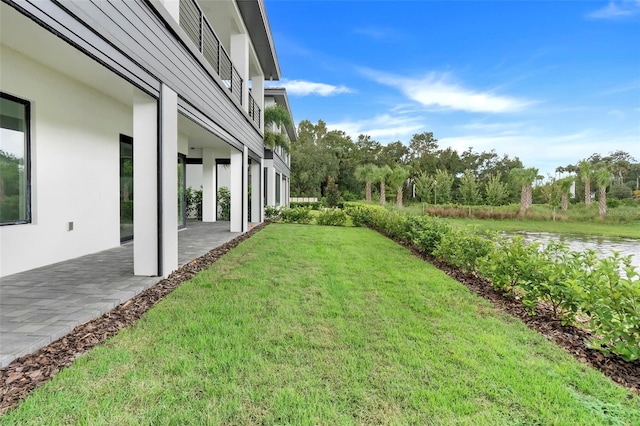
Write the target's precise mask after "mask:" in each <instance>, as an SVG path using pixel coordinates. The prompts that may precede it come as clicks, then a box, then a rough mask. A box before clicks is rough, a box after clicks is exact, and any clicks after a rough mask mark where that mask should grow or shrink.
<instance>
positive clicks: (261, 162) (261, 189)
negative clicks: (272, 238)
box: [260, 158, 267, 222]
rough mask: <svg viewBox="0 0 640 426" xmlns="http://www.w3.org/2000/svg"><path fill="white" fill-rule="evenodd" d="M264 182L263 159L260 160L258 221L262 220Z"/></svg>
mask: <svg viewBox="0 0 640 426" xmlns="http://www.w3.org/2000/svg"><path fill="white" fill-rule="evenodd" d="M266 184H267V183H266V182H265V181H264V158H261V159H260V221H261V222H262V221H263V220H264V203H265V199H264V188H265V186H266Z"/></svg>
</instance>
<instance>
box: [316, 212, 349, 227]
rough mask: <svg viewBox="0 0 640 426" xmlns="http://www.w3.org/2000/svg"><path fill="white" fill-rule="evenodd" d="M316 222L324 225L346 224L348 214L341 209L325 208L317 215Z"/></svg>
mask: <svg viewBox="0 0 640 426" xmlns="http://www.w3.org/2000/svg"><path fill="white" fill-rule="evenodd" d="M316 223H317V224H318V225H323V226H344V225H345V224H346V223H347V214H346V213H345V212H343V211H342V210H340V209H324V210H322V211H320V214H319V215H318V216H316Z"/></svg>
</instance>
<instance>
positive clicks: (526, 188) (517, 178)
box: [511, 168, 538, 217]
mask: <svg viewBox="0 0 640 426" xmlns="http://www.w3.org/2000/svg"><path fill="white" fill-rule="evenodd" d="M537 177H538V169H536V168H529V169H524V168H517V169H512V170H511V178H512V179H513V181H514V182H515V183H516V184H517V185H518V186H520V215H519V216H520V217H525V216H526V213H527V209H528V208H529V207H531V205H532V204H533V188H532V187H531V185H532V184H533V182H534V181H535V180H536V178H537Z"/></svg>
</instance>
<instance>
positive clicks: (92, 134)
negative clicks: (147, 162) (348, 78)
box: [0, 46, 133, 276]
mask: <svg viewBox="0 0 640 426" xmlns="http://www.w3.org/2000/svg"><path fill="white" fill-rule="evenodd" d="M1 55H2V78H1V79H0V89H1V90H2V91H4V92H6V93H9V94H11V95H14V96H17V97H19V98H22V99H25V100H28V101H30V102H31V129H32V134H31V171H32V172H31V209H32V223H30V224H24V225H8V226H2V227H0V241H1V244H0V276H4V275H9V274H13V273H17V272H21V271H24V270H28V269H32V268H36V267H39V266H43V265H47V264H51V263H55V262H58V261H62V260H66V259H71V258H74V257H78V256H82V255H85V254H89V253H94V252H97V251H101V250H105V249H108V248H111V247H116V246H118V245H120V207H119V206H120V204H119V196H120V188H119V168H120V166H119V161H120V160H119V158H120V145H119V135H120V133H122V134H126V135H129V136H131V135H132V132H133V124H132V108H131V106H128V105H124V104H122V103H120V102H118V101H116V100H115V99H113V98H111V97H108V96H106V95H105V94H103V93H100V92H98V91H96V90H95V89H92V88H90V87H88V86H86V85H84V84H81V83H78V82H77V81H74V80H72V79H70V78H68V77H66V76H64V75H63V74H61V73H59V72H57V71H54V70H52V69H51V68H48V67H46V66H44V65H42V64H40V63H38V62H36V61H34V60H32V59H30V58H27V57H25V56H24V55H22V54H20V53H18V52H16V51H14V50H11V49H8V48H6V47H4V46H3V47H2V51H1ZM69 222H73V230H72V231H68V223H69Z"/></svg>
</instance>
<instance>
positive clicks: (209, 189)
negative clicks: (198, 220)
mask: <svg viewBox="0 0 640 426" xmlns="http://www.w3.org/2000/svg"><path fill="white" fill-rule="evenodd" d="M216 193H217V187H216V155H215V153H214V152H213V149H212V148H203V149H202V221H203V222H215V221H216V218H217V208H218V207H217V200H216V195H217V194H216Z"/></svg>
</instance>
